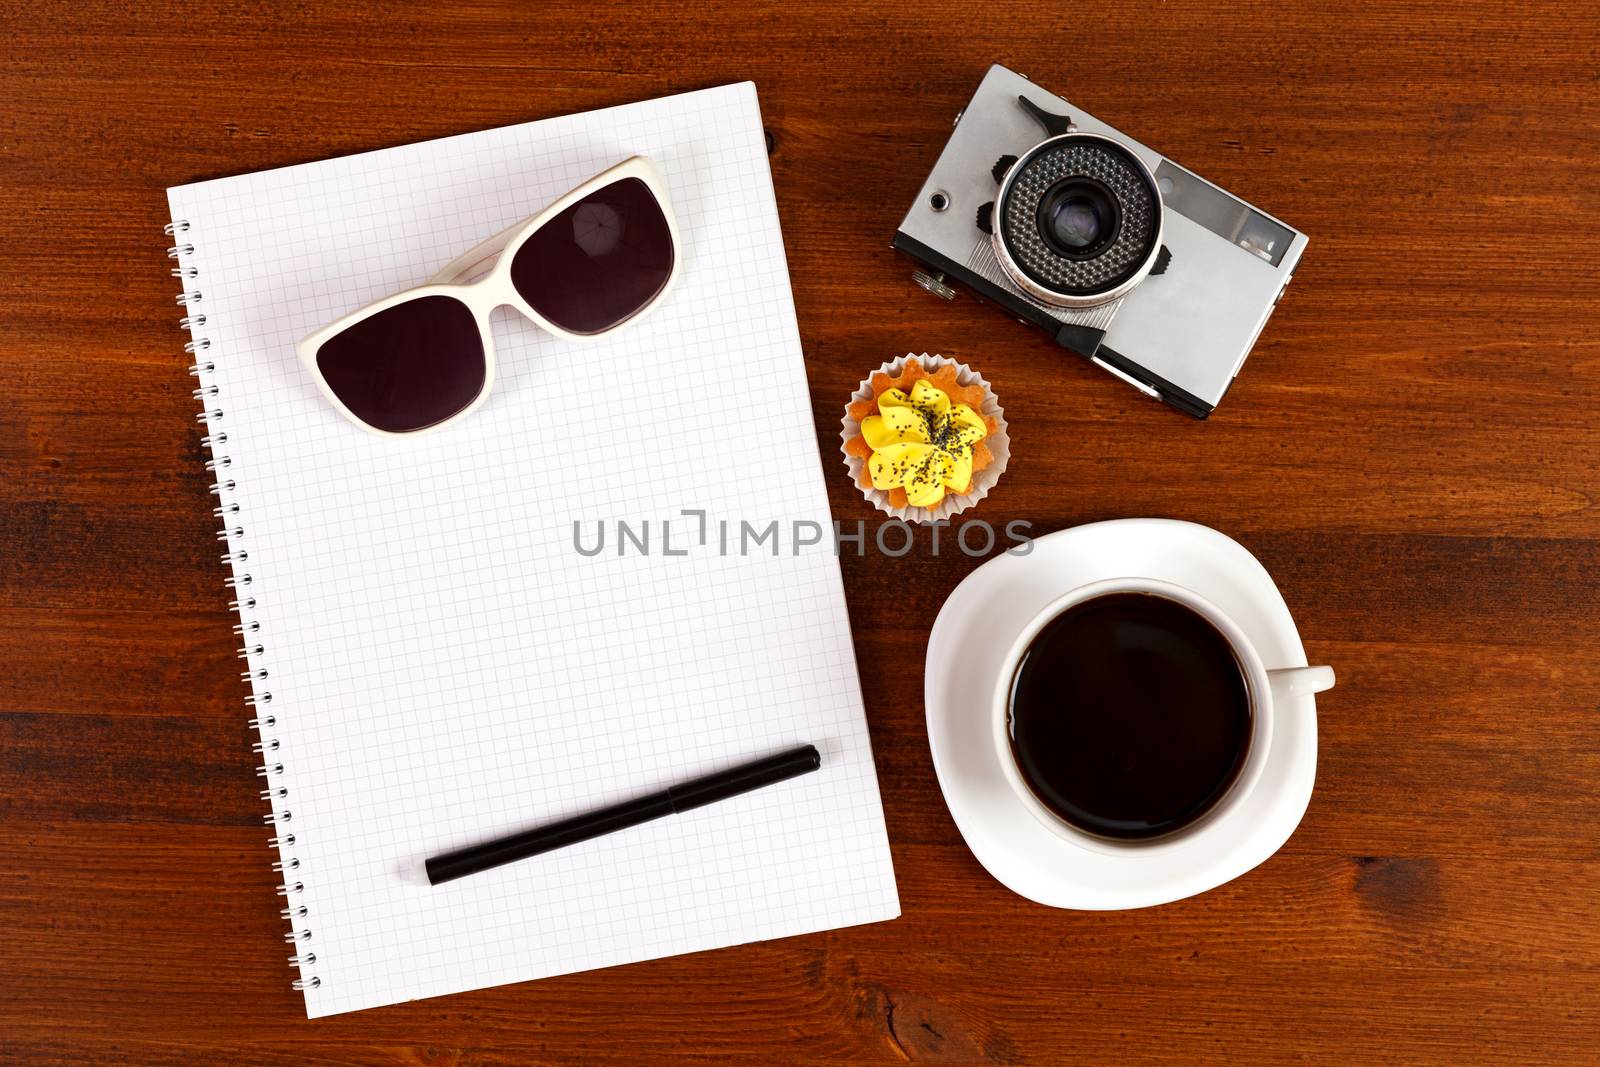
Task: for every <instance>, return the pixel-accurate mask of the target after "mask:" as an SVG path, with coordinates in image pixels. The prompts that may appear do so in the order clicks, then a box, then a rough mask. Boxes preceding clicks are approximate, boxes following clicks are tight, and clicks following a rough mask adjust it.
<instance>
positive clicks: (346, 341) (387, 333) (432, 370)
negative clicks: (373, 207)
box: [317, 296, 487, 433]
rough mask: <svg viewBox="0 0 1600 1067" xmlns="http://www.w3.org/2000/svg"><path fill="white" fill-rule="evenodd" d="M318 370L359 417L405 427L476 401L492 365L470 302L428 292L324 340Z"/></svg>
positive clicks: (385, 426)
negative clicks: (485, 353) (466, 302)
mask: <svg viewBox="0 0 1600 1067" xmlns="http://www.w3.org/2000/svg"><path fill="white" fill-rule="evenodd" d="M317 369H318V370H320V371H321V372H322V377H323V379H324V380H325V381H326V382H327V383H328V388H330V389H332V390H333V394H334V395H335V396H337V397H338V398H339V399H340V401H342V402H343V403H344V406H345V407H347V408H349V409H350V411H351V412H352V413H354V415H355V417H356V418H358V419H360V420H361V421H362V422H365V423H367V424H368V425H369V426H374V427H376V428H377V429H380V430H388V431H389V432H390V433H407V432H409V431H412V430H423V429H427V428H428V427H429V426H432V425H434V424H435V423H439V422H443V421H444V420H445V419H448V418H449V417H450V416H452V415H454V414H456V413H457V412H458V411H460V410H461V409H462V408H464V407H466V406H467V405H468V404H470V403H472V402H473V401H474V400H476V399H477V398H478V394H479V393H480V392H482V391H483V379H484V377H485V375H486V373H487V364H486V363H485V361H484V357H483V335H482V334H480V333H479V332H478V320H477V319H476V318H474V317H473V314H472V311H471V309H469V308H468V307H467V305H465V304H463V303H462V302H461V301H459V300H457V299H455V298H454V297H449V296H424V297H419V298H417V299H416V300H408V301H406V302H405V303H404V304H396V305H395V306H394V307H392V308H389V309H387V310H385V311H380V312H378V313H377V314H376V315H373V316H370V317H369V318H365V319H362V320H361V321H360V322H358V323H356V324H355V325H354V326H351V327H350V328H349V329H346V330H343V331H341V332H340V333H339V334H338V335H337V336H335V337H333V338H331V339H329V340H327V341H324V342H323V344H322V347H321V348H319V349H317Z"/></svg>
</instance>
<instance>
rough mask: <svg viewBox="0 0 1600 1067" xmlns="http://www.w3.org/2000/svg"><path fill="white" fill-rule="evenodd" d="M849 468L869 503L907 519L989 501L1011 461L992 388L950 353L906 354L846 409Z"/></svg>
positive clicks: (941, 515) (930, 517) (926, 518)
mask: <svg viewBox="0 0 1600 1067" xmlns="http://www.w3.org/2000/svg"><path fill="white" fill-rule="evenodd" d="M840 438H841V440H842V441H843V451H844V460H845V465H846V466H847V467H849V469H850V476H851V477H852V478H853V479H854V480H855V483H856V485H857V486H859V487H860V489H861V492H862V495H863V496H865V497H866V499H867V500H868V502H869V503H871V504H872V505H873V506H874V507H876V508H878V509H879V510H880V511H882V512H884V513H885V514H887V515H891V516H893V517H894V518H897V519H903V520H905V521H906V522H918V523H921V522H933V521H937V520H940V519H947V518H949V517H950V516H952V515H955V514H958V513H960V512H962V511H965V510H966V509H967V508H970V507H971V506H972V505H974V504H976V503H977V502H978V501H979V500H982V499H983V498H984V496H985V495H987V494H988V492H989V490H990V489H991V488H992V487H993V486H994V484H995V482H997V481H999V479H1000V475H1001V473H1002V472H1003V471H1004V470H1005V466H1006V460H1007V458H1008V457H1009V456H1010V442H1009V439H1008V438H1007V436H1006V420H1005V413H1004V412H1003V411H1001V409H1000V404H999V402H998V401H997V400H996V399H995V396H994V393H993V391H992V390H991V389H990V388H989V383H988V382H986V381H984V380H983V378H982V377H981V376H979V375H978V374H977V373H976V372H975V371H973V370H972V369H971V368H970V367H968V366H966V365H965V364H963V363H957V362H955V361H954V360H950V359H945V358H944V357H943V356H930V355H927V354H923V355H920V356H916V355H906V356H903V357H901V358H900V359H897V360H894V361H892V362H889V363H885V364H884V365H883V366H882V367H880V368H879V369H878V370H876V371H874V372H873V373H872V375H871V376H870V377H868V378H867V379H866V380H865V381H863V382H862V383H861V386H860V388H858V389H857V390H856V392H855V394H854V395H853V396H852V397H851V398H850V403H849V404H848V405H847V406H846V407H845V416H844V424H843V430H842V431H841V433H840Z"/></svg>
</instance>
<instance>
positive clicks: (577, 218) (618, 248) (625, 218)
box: [511, 178, 676, 333]
mask: <svg viewBox="0 0 1600 1067" xmlns="http://www.w3.org/2000/svg"><path fill="white" fill-rule="evenodd" d="M675 254H676V253H675V251H674V249H673V247H672V231H671V230H669V229H668V228H667V217H666V215H665V214H663V213H662V211H661V205H660V204H658V203H657V202H656V198H655V196H654V195H652V194H651V192H650V187H649V186H647V185H645V183H644V182H642V181H640V180H639V179H638V178H624V179H623V180H621V181H619V182H613V183H611V184H610V185H608V186H606V187H605V188H603V189H598V190H596V191H595V192H592V193H590V194H589V195H588V196H586V197H584V198H583V199H582V200H579V201H578V202H577V203H575V204H573V205H572V206H570V207H568V208H567V209H566V210H565V211H563V212H561V214H559V215H557V216H556V217H555V218H553V219H551V220H550V221H549V222H546V223H545V224H544V225H543V226H541V227H539V229H538V230H536V231H535V232H534V234H533V236H531V237H529V238H528V239H527V240H526V241H524V242H523V243H522V247H521V248H519V249H517V254H516V257H515V258H513V259H512V261H511V283H512V284H513V285H515V286H516V287H517V292H519V293H521V294H522V299H524V300H526V301H527V302H528V303H529V304H531V305H532V306H533V309H534V310H535V311H537V312H538V313H539V314H541V315H543V316H544V317H545V318H547V319H549V320H550V321H551V322H553V323H555V324H556V325H557V326H560V327H561V328H562V329H564V330H569V331H571V332H572V333H599V332H600V331H602V330H608V329H610V328H611V327H613V326H615V325H617V324H618V323H620V322H623V321H625V320H627V319H628V318H630V317H632V316H633V315H635V314H637V313H638V312H639V311H640V310H641V309H643V308H644V306H645V305H646V304H648V303H650V301H651V300H652V299H654V298H655V295H656V294H657V293H659V292H661V289H662V287H663V286H665V285H666V284H667V276H668V275H670V274H671V273H672V260H673V256H674V255H675Z"/></svg>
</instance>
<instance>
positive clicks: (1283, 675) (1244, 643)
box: [991, 578, 1334, 855]
mask: <svg viewBox="0 0 1600 1067" xmlns="http://www.w3.org/2000/svg"><path fill="white" fill-rule="evenodd" d="M1112 593H1147V594H1151V595H1153V596H1159V597H1165V598H1166V599H1168V600H1171V601H1175V602H1176V603H1178V604H1182V605H1183V606H1184V607H1186V608H1188V609H1190V610H1191V611H1193V612H1195V613H1196V614H1198V615H1200V616H1201V617H1202V618H1204V619H1206V620H1207V621H1208V622H1210V623H1211V625H1212V626H1214V627H1216V629H1217V631H1218V632H1219V633H1221V634H1222V636H1223V637H1224V638H1226V639H1227V641H1228V644H1229V645H1230V646H1232V648H1233V653H1234V657H1235V658H1236V659H1237V660H1238V663H1239V667H1240V670H1241V671H1242V672H1243V674H1244V682H1245V689H1246V692H1247V694H1248V696H1249V700H1250V745H1249V748H1248V750H1247V751H1246V754H1245V761H1244V766H1243V767H1242V768H1240V770H1239V774H1238V776H1237V777H1235V779H1234V781H1233V785H1232V786H1231V787H1230V788H1229V789H1228V791H1227V793H1225V794H1224V795H1223V796H1222V798H1221V799H1220V800H1218V801H1217V802H1216V803H1215V804H1213V805H1212V806H1211V808H1210V810H1208V811H1207V812H1206V813H1205V814H1204V815H1203V816H1201V817H1200V818H1199V819H1197V820H1195V821H1194V822H1192V823H1190V824H1189V825H1187V826H1184V827H1182V828H1180V829H1178V830H1175V831H1173V832H1172V833H1169V834H1165V835H1163V836H1161V837H1155V838H1148V839H1143V840H1126V841H1122V840H1114V839H1111V838H1106V837H1099V836H1097V835H1095V834H1091V833H1089V832H1087V831H1085V830H1081V829H1079V828H1078V827H1076V826H1073V825H1072V824H1071V823H1068V822H1066V821H1065V820H1064V819H1062V818H1061V817H1060V816H1058V815H1056V813H1055V812H1053V811H1051V810H1050V809H1049V808H1048V807H1046V806H1045V805H1044V803H1043V802H1042V801H1041V800H1040V799H1039V798H1038V797H1037V796H1036V795H1035V794H1034V792H1033V790H1032V788H1030V787H1029V785H1028V783H1027V781H1026V780H1024V778H1023V776H1022V770H1021V769H1020V768H1019V767H1018V766H1017V759H1016V754H1015V753H1014V752H1013V750H1012V747H1011V722H1010V715H1011V708H1010V705H1011V688H1012V685H1013V683H1014V681H1015V679H1016V675H1017V670H1018V668H1019V667H1020V666H1021V664H1022V658H1023V656H1024V655H1025V654H1026V653H1027V651H1028V647H1029V646H1030V645H1031V644H1033V639H1034V638H1035V637H1037V636H1038V635H1039V631H1041V630H1043V629H1044V628H1045V627H1046V626H1047V625H1049V624H1050V622H1051V621H1053V620H1054V619H1055V618H1056V617H1057V616H1059V615H1061V614H1062V613H1063V612H1065V611H1067V610H1068V609H1069V608H1072V607H1075V606H1077V605H1078V604H1082V603H1083V602H1084V601H1087V600H1093V599H1094V598H1096V597H1102V596H1107V595H1109V594H1112ZM1333 681H1334V679H1333V668H1332V667H1279V668H1269V667H1267V666H1266V664H1264V663H1263V662H1262V661H1261V655H1260V653H1259V652H1257V651H1256V647H1255V645H1254V644H1253V643H1252V642H1251V640H1250V637H1249V635H1247V634H1246V633H1245V632H1244V630H1243V629H1241V628H1240V626H1239V624H1238V623H1236V622H1234V621H1233V619H1231V618H1230V617H1229V616H1228V614H1227V613H1226V612H1224V611H1223V610H1222V609H1221V608H1219V607H1217V606H1216V605H1215V604H1213V603H1211V601H1209V600H1207V599H1205V598H1204V597H1202V596H1201V595H1200V594H1198V593H1195V592H1193V591H1192V590H1189V589H1185V588H1184V587H1182V586H1180V585H1174V584H1173V583H1171V582H1163V581H1160V580H1159V579H1155V578H1112V579H1108V580H1106V581H1101V582H1092V583H1090V584H1089V585H1083V586H1079V587H1078V588H1076V589H1074V590H1072V591H1071V592H1068V593H1064V594H1063V595H1061V596H1059V597H1057V598H1056V599H1055V600H1052V601H1051V602H1050V603H1049V604H1047V605H1045V607H1044V608H1043V609H1042V610H1041V611H1040V612H1039V613H1038V614H1036V615H1035V616H1034V617H1033V619H1032V620H1031V621H1030V622H1029V623H1028V625H1027V626H1026V627H1024V628H1023V631H1022V633H1021V634H1020V635H1018V637H1017V639H1016V641H1015V642H1014V643H1013V644H1012V646H1011V650H1010V651H1009V652H1008V653H1006V657H1005V659H1004V660H1003V661H1002V665H1001V670H1000V676H999V678H998V680H997V681H996V684H995V691H994V703H993V708H992V711H991V714H992V718H993V725H994V745H995V754H996V755H997V756H998V758H999V760H1000V767H1001V769H1002V770H1003V771H1004V772H1005V778H1006V781H1007V782H1008V783H1010V785H1011V788H1012V790H1013V791H1014V792H1015V793H1016V794H1017V798H1018V799H1019V800H1021V801H1022V803H1023V806H1024V807H1026V808H1027V809H1028V811H1029V812H1031V813H1032V814H1033V816H1034V818H1036V819H1038V820H1039V822H1040V823H1042V824H1043V825H1044V826H1045V827H1046V828H1047V829H1049V830H1050V831H1051V832H1053V833H1055V834H1056V835H1057V836H1058V837H1061V838H1062V839H1064V840H1066V841H1070V842H1072V843H1073V844H1076V845H1079V846H1081V847H1083V848H1086V849H1089V850H1091V851H1095V852H1100V853H1107V854H1111V855H1126V854H1127V853H1129V852H1130V851H1137V852H1140V853H1152V852H1156V851H1164V850H1170V849H1175V848H1177V847H1179V846H1181V845H1186V844H1188V843H1191V842H1192V841H1193V840H1194V839H1195V838H1197V837H1199V836H1201V835H1204V834H1209V833H1214V832H1215V831H1216V830H1217V829H1218V828H1219V827H1221V826H1222V825H1223V824H1224V823H1226V822H1228V821H1229V820H1231V819H1233V818H1235V817H1237V815H1238V813H1239V811H1240V809H1241V808H1242V807H1243V805H1244V802H1245V800H1246V799H1247V798H1248V797H1249V796H1250V794H1251V792H1252V791H1253V790H1254V789H1255V787H1256V785H1257V784H1258V783H1259V782H1260V781H1261V774H1262V772H1263V771H1264V770H1265V769H1266V764H1267V759H1268V757H1269V755H1270V753H1271V748H1272V727H1273V718H1274V716H1275V715H1276V714H1277V708H1278V707H1279V706H1280V705H1283V704H1286V703H1287V702H1288V701H1289V698H1291V697H1298V696H1305V695H1306V694H1309V693H1320V692H1322V691H1323V690H1325V689H1331V688H1332V687H1333Z"/></svg>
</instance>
